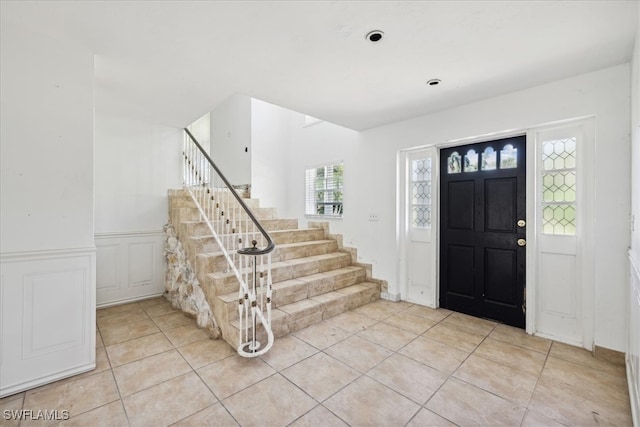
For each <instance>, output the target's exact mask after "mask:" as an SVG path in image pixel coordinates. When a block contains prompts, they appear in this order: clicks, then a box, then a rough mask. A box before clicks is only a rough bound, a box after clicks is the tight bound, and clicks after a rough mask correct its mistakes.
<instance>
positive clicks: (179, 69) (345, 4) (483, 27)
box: [1, 0, 638, 130]
mask: <svg viewBox="0 0 640 427" xmlns="http://www.w3.org/2000/svg"><path fill="white" fill-rule="evenodd" d="M1 14H2V20H12V21H17V22H21V23H22V24H23V25H25V26H28V27H29V28H31V29H33V30H35V31H39V32H42V33H46V34H50V35H52V36H55V37H61V38H66V39H72V40H75V41H77V43H79V44H81V45H83V46H85V47H87V48H88V49H90V50H92V51H93V52H95V54H96V65H95V72H96V109H97V110H98V111H101V112H105V113H110V114H119V115H126V116H129V117H133V118H137V119H140V120H147V121H153V122H156V123H162V124H166V125H171V126H184V125H186V124H188V123H190V122H192V121H193V120H195V119H196V118H198V117H199V116H201V115H202V114H204V113H205V112H206V111H209V110H210V109H212V108H214V107H215V106H216V105H217V104H219V103H220V102H221V101H223V100H224V99H226V98H227V97H229V96H231V95H233V94H234V93H242V94H246V95H249V96H253V97H255V98H259V99H262V100H265V101H268V102H271V103H274V104H277V105H281V106H283V107H285V108H289V109H292V110H295V111H299V112H303V113H306V114H309V115H312V116H315V117H318V118H321V119H324V120H328V121H331V122H334V123H337V124H340V125H343V126H347V127H350V128H353V129H359V130H362V129H367V128H371V127H375V126H379V125H383V124H387V123H391V122H396V121H399V120H403V119H408V118H411V117H415V116H418V115H421V114H425V113H428V112H431V111H436V110H441V109H444V108H449V107H452V106H455V105H460V104H465V103H469V102H472V101H475V100H479V99H483V98H487V97H491V96H496V95H499V94H503V93H507V92H511V91H514V90H518V89H523V88H526V87H531V86H534V85H538V84H543V83H546V82H550V81H553V80H557V79H561V78H565V77H570V76H573V75H577V74H581V73H585V72H589V71H593V70H597V69H601V68H605V67H608V66H612V65H616V64H620V63H624V62H627V61H629V58H630V56H631V51H632V46H633V41H634V36H635V32H636V29H637V25H638V22H637V19H638V18H637V17H638V1H614V0H605V1H597V0H590V1H480V0H478V1H424V2H415V1H412V2H408V1H403V2H386V1H384V2H383V1H335V2H328V1H323V2H312V1H278V2H275V1H255V2H246V1H242V2H241V1H235V2H222V1H118V2H114V1H51V0H49V1H7V0H2V2H1ZM374 29H378V30H382V31H384V33H385V37H384V39H383V40H382V41H381V42H379V43H377V44H372V43H369V42H367V41H366V40H365V34H367V32H369V31H370V30H374ZM430 78H439V79H441V80H442V84H440V85H439V86H435V87H429V86H427V85H426V84H425V83H426V81H427V80H428V79H430Z"/></svg>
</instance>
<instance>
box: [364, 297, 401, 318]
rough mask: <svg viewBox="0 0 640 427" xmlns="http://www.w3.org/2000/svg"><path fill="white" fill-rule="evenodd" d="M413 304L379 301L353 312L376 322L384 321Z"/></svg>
mask: <svg viewBox="0 0 640 427" xmlns="http://www.w3.org/2000/svg"><path fill="white" fill-rule="evenodd" d="M410 306H411V304H409V303H407V302H404V301H398V302H391V301H387V300H383V299H380V300H377V301H375V302H372V303H369V304H366V305H363V306H360V307H358V308H356V309H355V310H353V312H354V313H358V314H362V315H365V316H367V317H370V318H372V319H375V320H384V319H386V318H387V317H390V316H393V315H394V314H397V313H399V312H401V311H403V310H406V309H407V308H408V307H410Z"/></svg>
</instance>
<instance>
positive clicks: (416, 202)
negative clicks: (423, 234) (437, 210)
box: [410, 157, 432, 228]
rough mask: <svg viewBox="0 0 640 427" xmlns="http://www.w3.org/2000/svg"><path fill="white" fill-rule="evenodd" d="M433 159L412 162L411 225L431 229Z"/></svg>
mask: <svg viewBox="0 0 640 427" xmlns="http://www.w3.org/2000/svg"><path fill="white" fill-rule="evenodd" d="M431 172H432V168H431V158H429V157H427V158H423V159H415V160H412V161H411V186H410V189H411V224H412V226H413V227H414V228H430V227H431Z"/></svg>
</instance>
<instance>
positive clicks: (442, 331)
mask: <svg viewBox="0 0 640 427" xmlns="http://www.w3.org/2000/svg"><path fill="white" fill-rule="evenodd" d="M422 336H424V337H427V338H430V339H432V340H435V341H439V342H441V343H443V344H447V345H450V346H452V347H455V348H457V349H459V350H462V351H466V352H472V351H473V350H475V348H476V347H477V346H478V344H480V343H481V342H482V340H483V339H484V338H485V335H483V334H477V333H475V332H472V331H470V330H468V329H466V328H463V327H461V326H458V325H455V324H453V323H445V322H444V321H442V322H440V323H438V324H437V325H436V326H434V327H433V328H431V329H429V330H428V331H427V332H425V333H424V334H423V335H422Z"/></svg>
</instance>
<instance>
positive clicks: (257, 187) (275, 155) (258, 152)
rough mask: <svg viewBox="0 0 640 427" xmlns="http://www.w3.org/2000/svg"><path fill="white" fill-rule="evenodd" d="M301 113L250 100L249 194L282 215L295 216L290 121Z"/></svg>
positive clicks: (262, 204)
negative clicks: (291, 195)
mask: <svg viewBox="0 0 640 427" xmlns="http://www.w3.org/2000/svg"><path fill="white" fill-rule="evenodd" d="M298 116H300V114H298V113H294V112H293V111H290V110H287V109H285V108H282V107H279V106H277V105H273V104H269V103H268V102H264V101H260V100H258V99H252V100H251V117H252V120H251V147H252V149H253V153H252V156H251V176H252V177H253V182H252V183H251V197H253V198H257V199H260V206H262V207H273V208H277V209H278V215H279V216H280V217H282V218H288V217H290V216H294V217H295V216H296V215H297V212H296V211H295V210H291V209H290V208H291V206H290V203H289V187H288V185H287V182H288V178H289V169H288V168H287V167H282V166H283V165H289V164H292V158H291V150H290V145H291V131H292V123H294V120H295V119H297V118H298Z"/></svg>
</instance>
